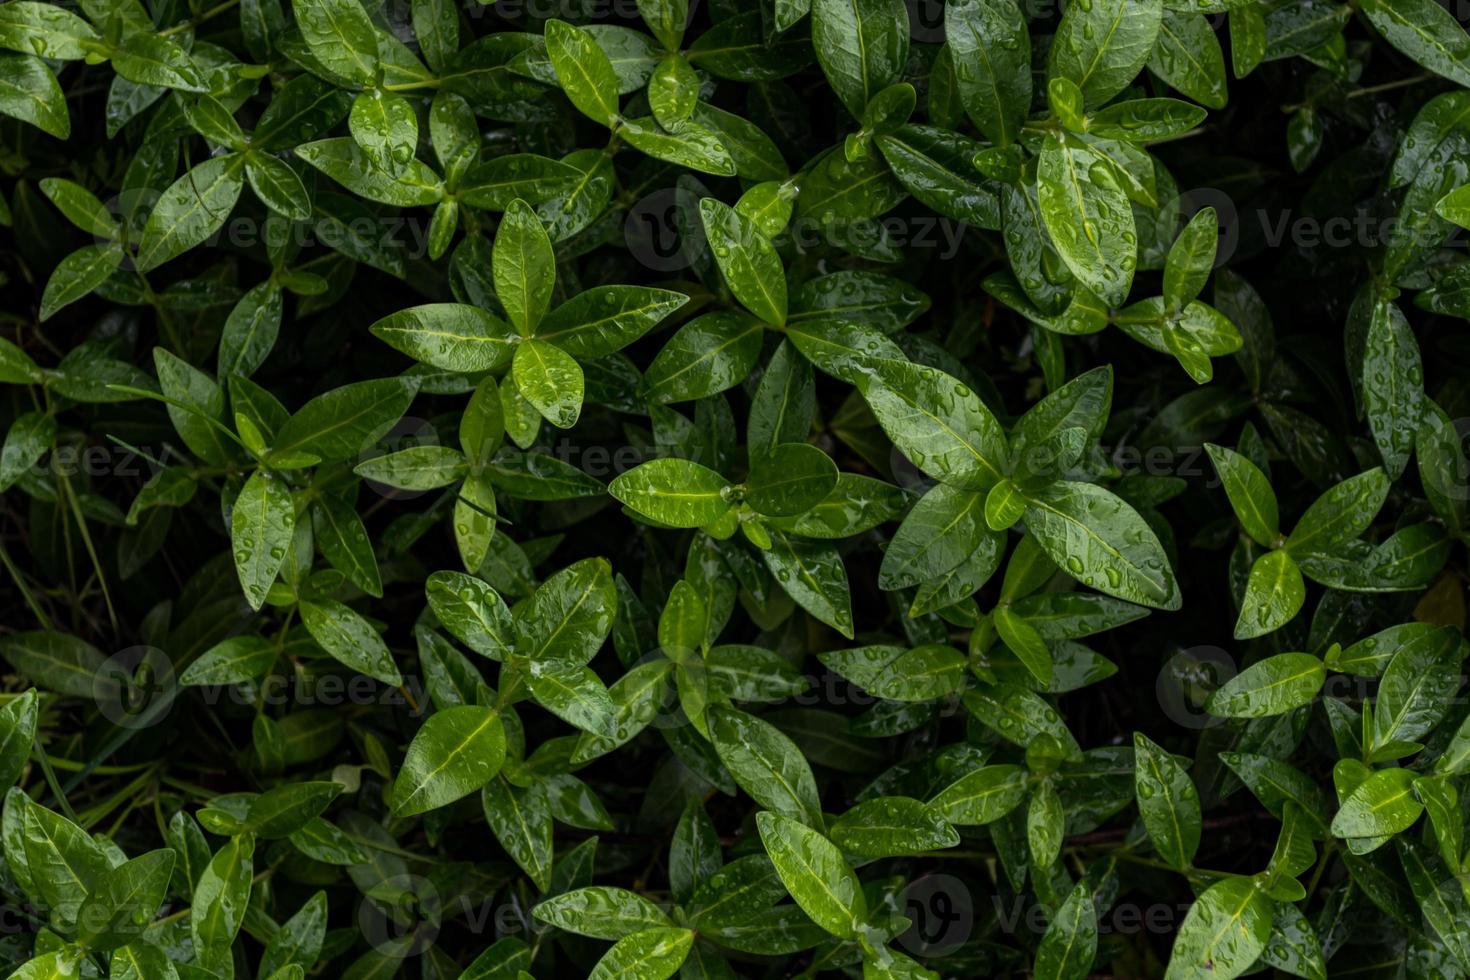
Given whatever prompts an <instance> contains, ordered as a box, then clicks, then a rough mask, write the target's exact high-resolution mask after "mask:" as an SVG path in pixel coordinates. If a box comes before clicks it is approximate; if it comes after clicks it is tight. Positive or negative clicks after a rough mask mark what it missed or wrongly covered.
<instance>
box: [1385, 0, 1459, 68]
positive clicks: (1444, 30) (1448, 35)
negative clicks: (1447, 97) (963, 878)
mask: <svg viewBox="0 0 1470 980" xmlns="http://www.w3.org/2000/svg"><path fill="white" fill-rule="evenodd" d="M1362 11H1363V14H1364V16H1366V17H1367V18H1368V21H1369V23H1371V24H1372V25H1373V26H1374V28H1376V29H1377V31H1378V33H1380V34H1382V35H1383V37H1384V38H1385V39H1386V40H1387V41H1388V43H1389V44H1392V45H1393V46H1394V47H1395V48H1398V49H1399V50H1400V51H1402V52H1403V53H1404V54H1406V55H1408V56H1409V57H1410V58H1412V59H1413V60H1414V61H1416V62H1418V63H1419V64H1420V65H1423V66H1424V67H1425V68H1428V69H1429V70H1430V71H1432V72H1434V73H1435V74H1436V75H1442V76H1443V77H1445V78H1448V79H1449V80H1450V81H1452V82H1456V83H1458V84H1460V85H1470V36H1467V35H1466V33H1465V28H1464V27H1463V26H1461V24H1460V22H1459V21H1458V20H1456V19H1455V17H1454V15H1453V14H1451V13H1450V12H1449V11H1447V10H1445V9H1444V8H1443V7H1441V6H1440V5H1439V4H1437V3H1434V2H1432V0H1402V2H1397V0H1396V2H1393V3H1388V2H1386V0H1364V3H1363V5H1362Z"/></svg>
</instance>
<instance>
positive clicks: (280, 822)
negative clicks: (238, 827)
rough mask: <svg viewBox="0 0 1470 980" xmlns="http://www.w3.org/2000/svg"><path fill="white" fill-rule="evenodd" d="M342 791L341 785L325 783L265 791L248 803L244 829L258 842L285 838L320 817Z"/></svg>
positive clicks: (280, 787)
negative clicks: (248, 807) (253, 835)
mask: <svg viewBox="0 0 1470 980" xmlns="http://www.w3.org/2000/svg"><path fill="white" fill-rule="evenodd" d="M342 789H343V786H342V784H341V783H337V782H331V781H327V780H317V781H312V782H304V783H287V784H285V785H283V786H277V787H274V788H273V789H268V790H266V791H265V792H264V793H262V794H260V795H259V796H257V797H256V798H255V799H253V800H251V801H250V809H249V810H248V811H247V812H246V815H245V826H246V828H247V830H249V832H251V833H253V834H255V835H256V837H258V838H260V839H261V840H276V839H279V838H282V837H288V836H290V835H291V834H293V833H295V832H296V831H297V830H300V829H301V828H302V827H303V826H305V825H306V824H307V823H308V822H310V821H311V820H313V819H315V818H316V817H319V816H321V814H322V812H323V811H325V810H326V808H327V807H328V806H329V805H330V804H331V802H332V801H333V800H334V799H336V798H337V795H338V794H339V793H341V792H342Z"/></svg>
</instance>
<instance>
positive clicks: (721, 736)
mask: <svg viewBox="0 0 1470 980" xmlns="http://www.w3.org/2000/svg"><path fill="white" fill-rule="evenodd" d="M709 736H710V742H711V743H712V744H713V745H714V748H715V751H716V752H717V753H718V754H719V757H720V761H721V762H723V763H724V764H725V766H726V768H728V769H729V770H730V773H731V775H733V776H734V777H735V781H736V782H737V783H739V784H740V788H741V789H743V790H745V792H746V793H748V794H749V795H750V798H751V799H753V800H755V801H756V803H758V804H760V805H761V806H763V807H765V808H766V809H767V810H771V811H774V813H775V814H780V815H782V816H783V817H789V818H791V820H792V821H799V822H800V823H804V824H807V825H809V826H814V827H820V826H822V809H821V804H820V803H819V802H818V800H817V784H816V781H815V779H814V778H813V777H812V770H811V767H810V766H809V765H808V764H807V761H806V758H805V757H804V756H803V755H802V754H801V750H800V749H798V748H797V747H796V743H794V742H792V741H791V739H789V738H788V737H786V736H785V735H784V734H782V733H781V731H780V730H779V729H777V728H776V727H775V726H774V725H772V724H771V723H770V722H767V721H763V720H761V719H760V718H757V717H755V716H754V715H750V714H746V713H745V712H743V711H738V710H736V709H735V708H731V707H728V706H725V705H713V706H711V707H710V709H709ZM762 836H763V837H764V835H762Z"/></svg>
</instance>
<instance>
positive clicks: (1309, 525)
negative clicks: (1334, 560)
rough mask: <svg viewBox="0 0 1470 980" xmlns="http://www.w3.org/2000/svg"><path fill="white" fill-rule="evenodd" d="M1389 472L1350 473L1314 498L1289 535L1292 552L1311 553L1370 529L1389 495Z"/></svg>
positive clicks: (1374, 470) (1288, 540) (1325, 549)
mask: <svg viewBox="0 0 1470 980" xmlns="http://www.w3.org/2000/svg"><path fill="white" fill-rule="evenodd" d="M1389 483H1390V481H1389V479H1388V476H1387V475H1386V474H1385V473H1384V472H1383V470H1381V469H1376V468H1375V469H1371V470H1368V471H1367V472H1364V473H1359V474H1358V475H1357V476H1352V477H1348V478H1347V479H1346V480H1343V481H1342V482H1341V483H1338V484H1336V485H1335V486H1333V487H1331V488H1330V489H1328V490H1327V492H1326V493H1324V494H1322V495H1321V496H1320V497H1318V498H1317V499H1316V500H1314V501H1313V502H1312V505H1311V506H1310V507H1308V508H1307V512H1306V513H1305V514H1303V515H1302V519H1301V520H1299V521H1297V525H1296V527H1295V528H1294V529H1293V530H1292V532H1291V534H1290V535H1288V536H1287V539H1286V550H1287V551H1289V552H1291V553H1292V554H1293V555H1310V554H1316V553H1320V552H1324V551H1328V550H1330V549H1331V548H1333V547H1335V546H1337V545H1339V544H1342V543H1343V542H1344V541H1350V540H1352V539H1353V538H1355V537H1357V536H1358V535H1359V534H1362V533H1363V531H1365V530H1367V528H1368V526H1369V525H1370V524H1372V523H1373V518H1374V517H1376V516H1377V515H1378V509H1379V508H1380V507H1382V506H1383V501H1384V500H1385V499H1386V498H1387V497H1388V488H1389Z"/></svg>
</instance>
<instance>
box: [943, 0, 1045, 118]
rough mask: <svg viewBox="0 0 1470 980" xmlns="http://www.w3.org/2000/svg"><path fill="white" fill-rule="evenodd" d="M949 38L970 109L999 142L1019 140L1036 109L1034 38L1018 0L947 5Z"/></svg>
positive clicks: (946, 33) (956, 73)
mask: <svg viewBox="0 0 1470 980" xmlns="http://www.w3.org/2000/svg"><path fill="white" fill-rule="evenodd" d="M944 36H945V40H946V42H947V45H948V48H949V52H950V58H951V59H952V62H953V64H954V77H955V84H956V87H957V89H958V91H959V96H960V101H961V102H962V103H963V104H964V107H965V113H966V114H967V115H968V116H969V117H970V120H971V121H972V122H974V124H975V127H976V128H977V129H979V130H980V132H981V133H983V134H984V135H985V138H986V139H988V140H990V142H992V143H994V144H995V145H997V146H1007V145H1009V144H1010V143H1011V142H1012V141H1014V140H1015V138H1016V136H1017V135H1018V134H1019V133H1020V131H1021V124H1022V123H1024V122H1025V121H1026V114H1027V112H1028V111H1029V110H1030V108H1031V36H1030V32H1029V31H1028V30H1027V29H1026V19H1025V17H1023V16H1022V14H1021V10H1020V8H1019V7H1017V5H1016V3H1015V0H962V2H960V3H951V4H945V7H944Z"/></svg>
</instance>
